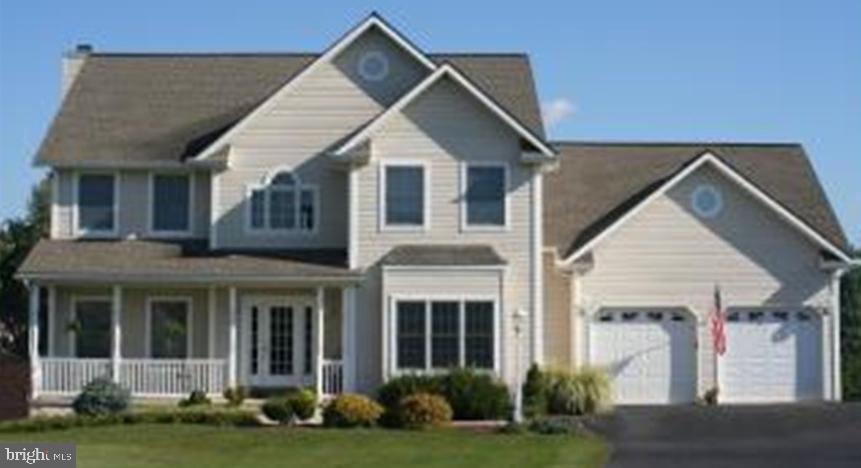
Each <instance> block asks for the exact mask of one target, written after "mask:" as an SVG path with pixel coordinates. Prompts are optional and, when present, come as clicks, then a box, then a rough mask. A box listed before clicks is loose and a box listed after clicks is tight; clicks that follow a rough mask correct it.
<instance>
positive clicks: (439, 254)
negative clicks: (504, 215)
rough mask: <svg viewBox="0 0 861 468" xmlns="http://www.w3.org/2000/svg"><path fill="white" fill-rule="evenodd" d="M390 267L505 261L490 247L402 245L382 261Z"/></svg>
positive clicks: (503, 262)
mask: <svg viewBox="0 0 861 468" xmlns="http://www.w3.org/2000/svg"><path fill="white" fill-rule="evenodd" d="M382 263H383V265H390V266H498V265H505V263H506V262H505V259H503V258H502V257H500V256H499V254H498V253H496V250H494V249H493V247H491V246H489V245H400V246H397V247H394V248H392V250H390V251H389V253H388V254H386V256H385V257H383V260H382Z"/></svg>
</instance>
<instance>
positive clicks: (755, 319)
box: [718, 309, 823, 403]
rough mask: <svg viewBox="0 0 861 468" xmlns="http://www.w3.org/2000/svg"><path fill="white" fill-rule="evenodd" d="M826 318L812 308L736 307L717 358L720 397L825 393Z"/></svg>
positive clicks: (769, 398)
mask: <svg viewBox="0 0 861 468" xmlns="http://www.w3.org/2000/svg"><path fill="white" fill-rule="evenodd" d="M821 326H822V322H821V320H820V319H819V316H818V314H817V313H816V312H815V311H813V310H805V309H802V310H793V309H767V310H766V309H749V310H741V309H734V310H731V311H730V312H729V313H728V314H727V325H726V341H727V344H726V353H725V354H724V355H723V356H721V357H720V359H719V362H718V369H719V379H720V383H719V387H720V395H719V398H720V400H721V401H724V402H728V403H762V402H789V401H798V400H810V399H821V398H822V396H823V391H822V345H821V343H822V341H821V336H822V335H821V333H822V330H821Z"/></svg>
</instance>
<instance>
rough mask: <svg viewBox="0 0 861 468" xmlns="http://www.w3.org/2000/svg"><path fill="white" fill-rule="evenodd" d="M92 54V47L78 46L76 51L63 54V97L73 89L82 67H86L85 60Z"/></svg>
mask: <svg viewBox="0 0 861 468" xmlns="http://www.w3.org/2000/svg"><path fill="white" fill-rule="evenodd" d="M91 53H93V46H92V45H90V44H78V45H77V46H75V48H74V49H72V50H70V51H68V52H66V53H64V54H63V80H62V91H63V96H65V95H66V93H67V92H68V91H69V88H71V87H72V83H74V81H75V78H76V77H77V76H78V73H79V72H80V71H81V67H82V66H83V65H84V60H86V59H87V57H88V56H89V55H90V54H91Z"/></svg>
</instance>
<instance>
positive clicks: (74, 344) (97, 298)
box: [66, 294, 113, 359]
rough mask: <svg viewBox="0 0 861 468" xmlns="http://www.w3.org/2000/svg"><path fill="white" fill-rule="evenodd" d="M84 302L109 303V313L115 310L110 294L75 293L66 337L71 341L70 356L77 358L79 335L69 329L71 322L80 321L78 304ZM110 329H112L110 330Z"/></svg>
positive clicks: (107, 357) (72, 298) (71, 301)
mask: <svg viewBox="0 0 861 468" xmlns="http://www.w3.org/2000/svg"><path fill="white" fill-rule="evenodd" d="M82 302H102V303H106V304H108V306H110V308H111V311H109V312H108V313H112V310H113V297H112V296H110V295H107V294H105V295H75V294H73V295H72V297H71V299H70V303H71V305H72V308H71V310H70V311H69V323H68V324H66V328H67V330H66V338H67V340H68V342H69V356H71V357H73V358H76V357H79V356H78V335H77V333H75V332H74V331H72V330H70V329H68V325H69V324H73V323H74V324H77V322H78V304H80V303H82ZM109 331H110V330H109ZM110 357H111V356H110V354H109V355H108V356H106V357H104V358H99V359H110Z"/></svg>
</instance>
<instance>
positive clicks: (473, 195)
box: [464, 165, 507, 226]
mask: <svg viewBox="0 0 861 468" xmlns="http://www.w3.org/2000/svg"><path fill="white" fill-rule="evenodd" d="M506 171H507V170H506V168H505V166H498V165H493V166H490V165H469V166H467V167H466V191H465V194H464V198H465V201H466V224H467V226H505V224H506V222H507V220H506V213H505V211H506V210H505V191H506V184H507V182H506V180H507V175H506Z"/></svg>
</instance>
